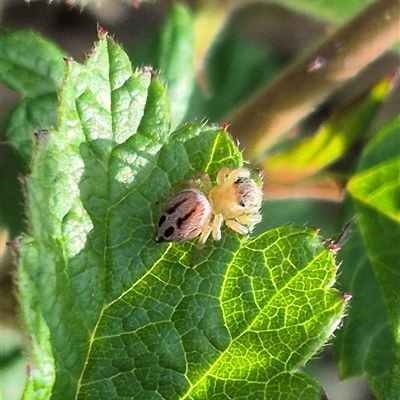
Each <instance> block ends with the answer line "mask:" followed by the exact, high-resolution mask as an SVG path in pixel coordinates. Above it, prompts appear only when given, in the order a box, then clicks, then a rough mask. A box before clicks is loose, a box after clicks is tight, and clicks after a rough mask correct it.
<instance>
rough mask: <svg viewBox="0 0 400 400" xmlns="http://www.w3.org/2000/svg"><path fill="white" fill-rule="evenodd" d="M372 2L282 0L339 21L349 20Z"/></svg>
mask: <svg viewBox="0 0 400 400" xmlns="http://www.w3.org/2000/svg"><path fill="white" fill-rule="evenodd" d="M372 2H373V0H349V1H347V0H336V1H330V0H302V1H298V0H280V4H284V5H286V6H287V7H288V8H291V9H293V10H295V11H299V12H301V13H305V14H309V15H312V16H314V17H316V18H319V19H326V20H328V21H332V22H337V23H343V22H345V21H347V20H349V19H350V18H352V17H353V16H354V15H356V14H357V13H359V12H360V11H362V9H363V8H365V7H366V6H367V5H369V4H371V3H372Z"/></svg>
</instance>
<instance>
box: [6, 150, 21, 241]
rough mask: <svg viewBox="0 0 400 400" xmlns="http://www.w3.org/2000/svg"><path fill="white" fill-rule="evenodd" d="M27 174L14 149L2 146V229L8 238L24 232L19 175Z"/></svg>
mask: <svg viewBox="0 0 400 400" xmlns="http://www.w3.org/2000/svg"><path fill="white" fill-rule="evenodd" d="M23 172H26V165H25V163H23V161H22V159H21V158H20V157H19V155H18V154H17V153H16V152H15V151H13V149H12V148H11V147H10V146H9V145H7V144H6V143H3V144H2V145H0V228H5V229H6V230H7V232H8V238H9V239H11V238H14V237H15V236H16V235H19V234H20V233H21V231H22V230H23V227H24V224H25V221H24V207H23V204H24V197H23V195H22V191H21V184H20V182H19V181H18V176H19V174H21V173H23Z"/></svg>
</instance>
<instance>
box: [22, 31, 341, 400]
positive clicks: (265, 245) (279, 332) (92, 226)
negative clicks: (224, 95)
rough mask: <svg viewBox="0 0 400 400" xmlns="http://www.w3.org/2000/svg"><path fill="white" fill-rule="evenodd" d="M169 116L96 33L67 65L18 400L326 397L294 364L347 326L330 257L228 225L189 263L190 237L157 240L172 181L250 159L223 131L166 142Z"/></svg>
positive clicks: (31, 190)
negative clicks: (88, 50)
mask: <svg viewBox="0 0 400 400" xmlns="http://www.w3.org/2000/svg"><path fill="white" fill-rule="evenodd" d="M169 118H170V115H169V105H168V99H167V94H166V92H165V90H164V88H163V86H162V85H161V84H160V81H159V80H158V78H156V77H152V76H151V74H150V73H149V72H148V71H147V70H144V71H137V72H132V70H131V66H130V61H129V59H128V58H127V56H126V54H125V53H124V52H123V51H122V50H121V49H120V48H119V47H118V46H117V45H116V44H115V43H114V42H113V41H112V40H111V39H110V38H108V37H105V36H103V34H100V40H99V42H98V43H97V44H96V47H95V50H94V51H93V52H92V55H91V57H90V58H89V60H88V61H87V63H86V64H85V65H84V66H82V65H80V64H77V63H75V62H73V61H69V63H68V69H67V73H66V77H65V80H64V85H63V87H62V90H61V94H60V106H59V124H58V131H57V132H50V133H49V134H48V135H46V134H45V133H43V135H39V137H38V143H37V147H36V149H35V153H34V157H33V164H32V172H31V175H30V176H29V177H28V178H26V190H27V202H28V209H27V216H28V220H29V226H30V229H29V236H28V235H27V236H25V237H24V238H23V242H22V245H21V248H20V257H21V260H20V268H19V274H20V277H19V282H20V285H23V286H22V287H20V296H21V302H22V308H23V314H24V316H25V320H26V323H27V325H28V326H29V328H30V333H31V335H32V337H33V343H34V356H35V365H36V367H35V368H33V372H34V373H33V374H32V375H31V376H30V383H29V386H28V388H27V391H26V394H25V398H27V399H28V398H32V396H34V395H36V392H35V387H37V388H40V390H41V391H42V392H41V393H40V395H41V396H42V397H41V398H47V393H49V392H50V391H51V393H52V394H51V396H52V398H54V399H60V398H62V399H66V400H68V399H75V398H85V399H86V398H96V399H107V400H108V399H110V398H115V399H118V398H120V399H122V398H135V397H136V398H139V397H140V398H144V397H146V398H147V397H148V398H150V397H151V398H159V399H161V398H164V399H172V398H174V399H177V398H193V399H194V398H196V399H200V398H207V399H208V398H213V397H214V398H216V397H221V396H223V397H224V398H241V397H243V398H248V399H256V398H261V397H262V398H275V397H277V393H279V395H280V398H281V399H298V398H301V399H306V400H307V399H310V400H311V399H320V398H321V395H322V390H321V388H320V386H319V384H318V383H316V382H315V381H314V380H312V379H311V378H310V377H308V376H307V375H305V374H304V373H301V372H299V368H300V367H301V366H302V365H303V364H304V363H305V362H306V361H307V360H308V359H309V358H310V357H312V356H313V354H314V353H315V352H316V351H318V349H319V348H320V347H321V346H322V345H323V344H324V343H325V342H326V340H327V339H328V338H329V337H330V336H331V333H332V332H333V330H334V329H335V328H336V326H337V325H338V324H339V323H340V319H341V317H342V313H343V302H344V301H343V299H342V298H341V296H340V294H339V293H338V292H337V291H336V290H335V289H331V286H332V284H333V282H334V280H335V274H336V269H337V266H336V264H335V261H334V258H333V255H332V252H331V251H330V250H329V249H327V248H326V247H325V246H324V244H323V242H322V241H321V239H320V238H319V237H318V236H317V234H316V232H315V231H314V230H310V229H307V228H298V227H285V228H280V229H276V230H271V231H269V232H266V233H264V234H262V235H261V236H259V237H255V238H252V239H250V240H246V238H239V237H238V235H237V233H235V232H233V231H229V232H228V231H227V229H224V232H223V233H224V236H223V239H222V240H221V243H220V244H219V245H218V246H216V245H215V244H214V243H212V242H211V241H209V242H208V243H207V244H206V246H205V247H204V249H203V251H202V252H201V254H200V255H199V257H198V260H197V263H196V265H195V266H194V267H190V266H189V264H190V262H191V260H192V257H193V252H194V251H195V243H192V242H186V243H182V244H166V243H164V244H156V243H155V242H154V240H153V238H154V234H155V232H154V231H155V225H156V222H157V219H158V216H159V212H160V204H158V201H159V199H160V198H161V197H162V196H163V195H165V194H166V193H167V192H168V191H169V190H170V189H171V187H174V185H176V184H178V183H180V182H182V181H183V180H185V179H187V178H189V177H192V176H193V175H194V174H196V173H198V172H202V171H204V172H207V173H209V174H210V176H211V178H212V179H215V176H216V173H217V171H218V170H219V169H220V168H221V167H222V166H226V165H229V166H231V167H235V166H238V165H241V164H242V163H243V160H242V158H241V154H240V152H239V150H238V149H237V148H236V147H235V146H234V144H233V142H232V141H231V139H230V138H229V135H228V134H227V132H226V131H225V130H222V129H219V128H217V127H213V126H207V125H204V124H189V125H186V126H184V127H182V128H181V129H180V130H178V131H176V132H174V133H171V132H170V130H169V126H170V120H169ZM30 308H31V309H32V310H34V311H36V313H32V311H31V314H34V315H30V314H29V309H30ZM48 336H49V338H48ZM50 343H51V348H52V353H53V357H54V366H55V371H53V368H52V360H51V357H50V356H51V352H50V349H49V344H50ZM66 371H68V373H66ZM53 374H55V375H53ZM54 376H55V382H54V387H52V385H53V379H54ZM38 397H39V396H38Z"/></svg>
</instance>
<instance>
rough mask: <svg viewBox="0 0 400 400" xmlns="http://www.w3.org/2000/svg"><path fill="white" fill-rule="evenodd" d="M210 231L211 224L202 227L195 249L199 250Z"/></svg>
mask: <svg viewBox="0 0 400 400" xmlns="http://www.w3.org/2000/svg"><path fill="white" fill-rule="evenodd" d="M211 231H212V224H209V225H207V226H206V227H205V228H204V230H203V232H201V235H200V238H199V241H198V242H197V250H201V249H202V248H203V246H204V243H205V242H206V241H207V239H208V237H209V236H210V233H211Z"/></svg>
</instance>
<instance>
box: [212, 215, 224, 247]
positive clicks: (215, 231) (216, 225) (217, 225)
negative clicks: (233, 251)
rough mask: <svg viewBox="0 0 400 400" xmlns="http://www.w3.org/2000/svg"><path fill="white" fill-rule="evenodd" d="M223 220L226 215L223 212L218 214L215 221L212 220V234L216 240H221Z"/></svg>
mask: <svg viewBox="0 0 400 400" xmlns="http://www.w3.org/2000/svg"><path fill="white" fill-rule="evenodd" d="M222 222H224V217H223V215H222V214H216V215H215V217H214V221H213V222H212V235H213V238H214V240H215V241H217V242H218V241H219V240H221V227H222Z"/></svg>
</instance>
